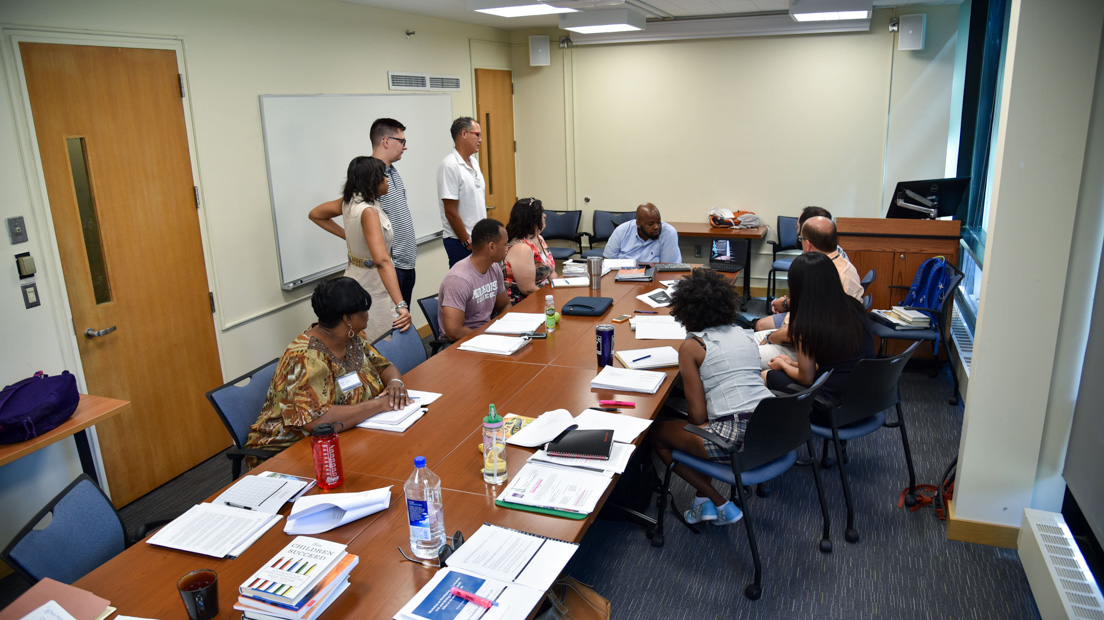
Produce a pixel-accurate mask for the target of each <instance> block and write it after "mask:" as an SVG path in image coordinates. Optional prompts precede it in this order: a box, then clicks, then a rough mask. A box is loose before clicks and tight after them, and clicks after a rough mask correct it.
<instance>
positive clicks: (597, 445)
mask: <svg viewBox="0 0 1104 620" xmlns="http://www.w3.org/2000/svg"><path fill="white" fill-rule="evenodd" d="M547 450H548V454H549V455H551V456H565V457H572V458H587V459H599V460H603V461H604V460H608V459H609V457H610V451H611V450H613V431H612V430H609V429H588V430H579V429H575V430H573V431H568V432H567V434H565V435H564V436H563V437H560V438H558V439H556V440H555V441H551V442H549V443H548V448H547Z"/></svg>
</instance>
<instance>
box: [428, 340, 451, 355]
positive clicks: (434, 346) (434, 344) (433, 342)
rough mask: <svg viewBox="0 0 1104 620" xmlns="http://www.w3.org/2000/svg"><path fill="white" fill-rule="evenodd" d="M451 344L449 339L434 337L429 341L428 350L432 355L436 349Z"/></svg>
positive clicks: (438, 349) (435, 352)
mask: <svg viewBox="0 0 1104 620" xmlns="http://www.w3.org/2000/svg"><path fill="white" fill-rule="evenodd" d="M450 344H452V341H451V340H440V339H434V340H430V341H429V350H430V351H432V355H436V354H437V352H438V351H440V350H441V349H444V348H445V347H447V346H449V345H450Z"/></svg>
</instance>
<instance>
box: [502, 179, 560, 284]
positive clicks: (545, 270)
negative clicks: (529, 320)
mask: <svg viewBox="0 0 1104 620" xmlns="http://www.w3.org/2000/svg"><path fill="white" fill-rule="evenodd" d="M542 230H544V206H543V205H541V201H539V200H537V199H536V198H522V199H521V200H519V201H517V202H516V203H514V208H513V209H512V210H511V211H510V223H509V224H506V234H507V236H509V238H510V243H509V244H508V245H507V246H506V260H505V261H503V263H502V273H503V277H504V278H505V279H506V290H508V291H509V293H510V303H511V304H516V303H517V302H519V301H521V300H522V299H525V298H526V297H528V296H529V295H530V294H532V293H534V292H536V290H537V289H539V288H540V287H542V286H544V285H545V284H548V283H549V282H550V281H551V280H552V276H554V275H555V273H556V271H555V270H556V259H554V258H552V253H551V252H550V251H549V250H548V244H546V243H545V242H544V237H542V236H541V231H542Z"/></svg>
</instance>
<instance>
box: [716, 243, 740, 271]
mask: <svg viewBox="0 0 1104 620" xmlns="http://www.w3.org/2000/svg"><path fill="white" fill-rule="evenodd" d="M737 245H738V244H736V243H733V240H732V239H713V242H712V244H711V247H710V248H709V268H710V269H715V270H717V271H727V272H730V273H735V272H737V271H739V270H741V269H743V268H744V257H743V255H742V254H739V255H738V254H737V253H738V252H740V251H741V250H743V248H742V247H737Z"/></svg>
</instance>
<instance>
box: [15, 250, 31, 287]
mask: <svg viewBox="0 0 1104 620" xmlns="http://www.w3.org/2000/svg"><path fill="white" fill-rule="evenodd" d="M15 267H16V269H18V270H19V279H20V280H24V279H26V278H30V277H33V276H34V274H35V263H34V257H32V256H31V253H30V252H23V253H22V254H16V255H15Z"/></svg>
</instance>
